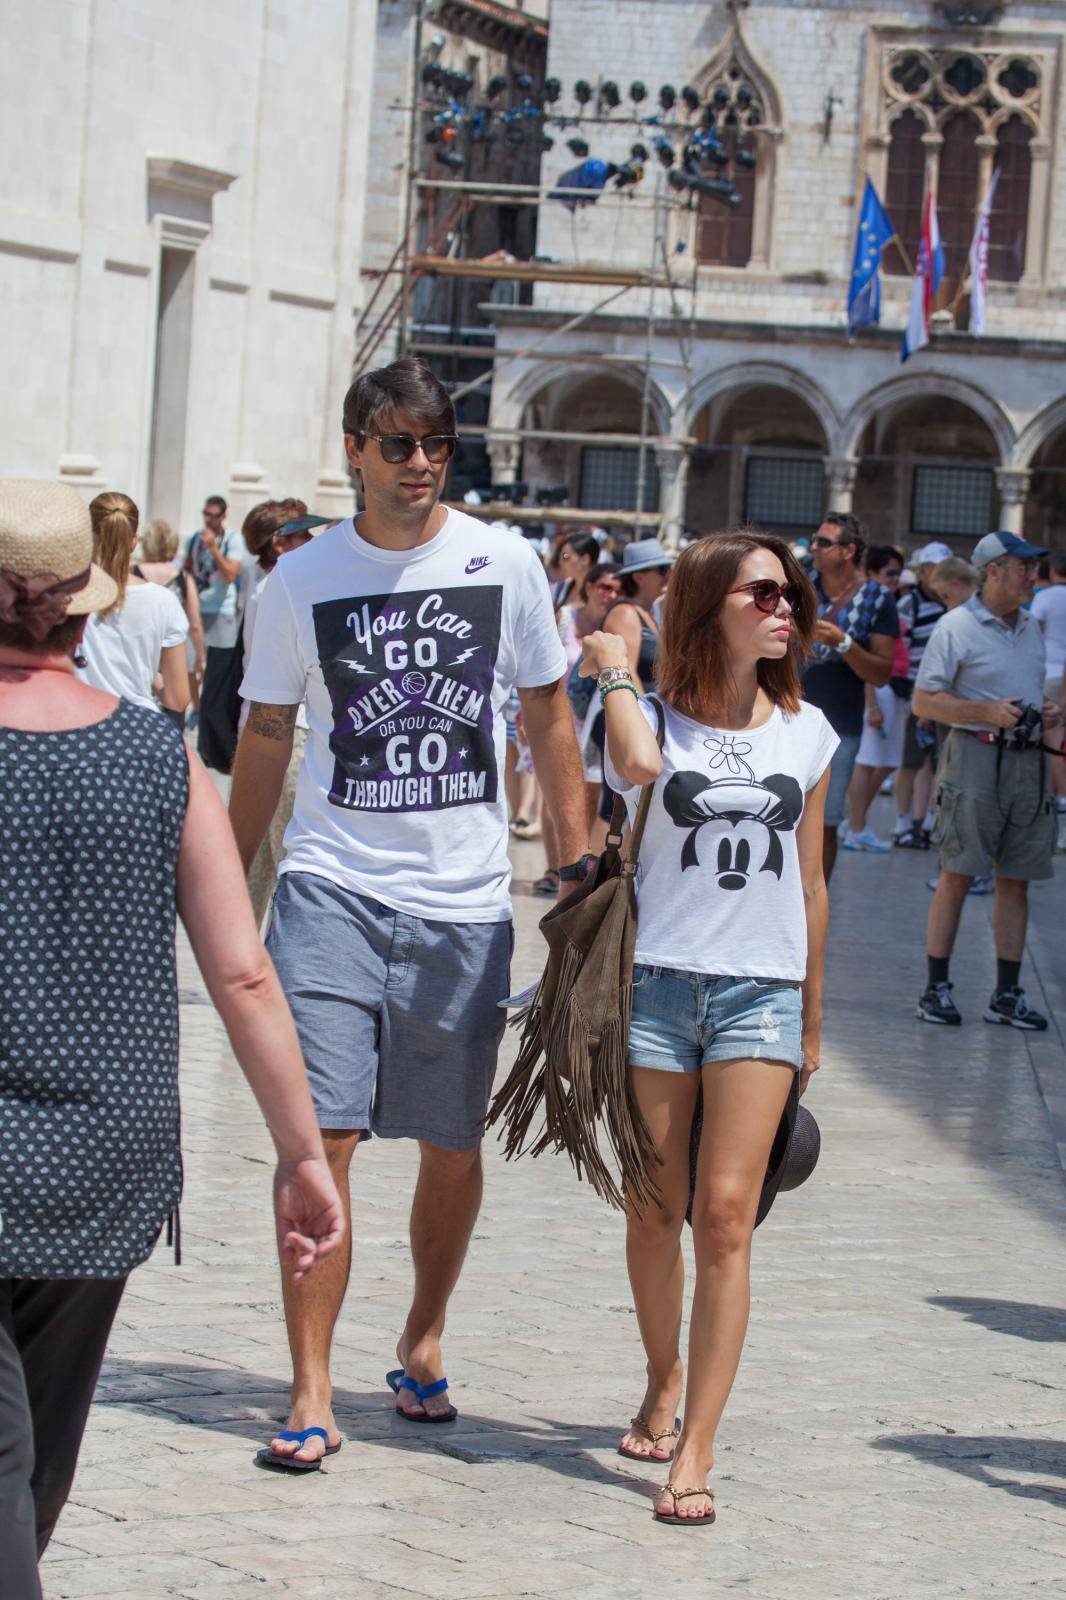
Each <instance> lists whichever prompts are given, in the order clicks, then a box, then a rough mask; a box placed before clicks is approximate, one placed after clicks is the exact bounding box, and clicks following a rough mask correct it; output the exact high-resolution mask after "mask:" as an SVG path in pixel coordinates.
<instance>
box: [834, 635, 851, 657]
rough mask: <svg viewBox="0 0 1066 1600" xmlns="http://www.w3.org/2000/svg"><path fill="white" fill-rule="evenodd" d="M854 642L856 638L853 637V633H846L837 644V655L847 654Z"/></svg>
mask: <svg viewBox="0 0 1066 1600" xmlns="http://www.w3.org/2000/svg"><path fill="white" fill-rule="evenodd" d="M854 643H855V640H854V639H853V638H852V637H851V634H850V633H846V634H845V635H844V637H843V639H841V641H840V643H839V644H838V645H837V655H838V656H846V655H847V653H848V651H849V650H850V649H851V647H852V645H853V644H854Z"/></svg>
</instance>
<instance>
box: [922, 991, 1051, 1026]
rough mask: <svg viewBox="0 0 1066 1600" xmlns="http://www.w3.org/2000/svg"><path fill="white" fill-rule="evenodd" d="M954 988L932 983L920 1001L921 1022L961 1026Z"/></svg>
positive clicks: (960, 1016)
mask: <svg viewBox="0 0 1066 1600" xmlns="http://www.w3.org/2000/svg"><path fill="white" fill-rule="evenodd" d="M953 988H954V984H951V983H931V984H930V985H929V987H928V989H926V991H925V993H924V994H923V995H922V996H921V998H920V1000H919V1001H918V1020H919V1022H939V1023H941V1024H942V1025H944V1026H946V1027H948V1028H958V1027H960V1026H961V1024H962V1015H961V1013H960V1012H959V1008H958V1006H957V1005H956V1004H955V1002H954V1000H953V999H952V998H951V991H952V989H953ZM986 1015H987V1013H986ZM1045 1026H1046V1024H1045Z"/></svg>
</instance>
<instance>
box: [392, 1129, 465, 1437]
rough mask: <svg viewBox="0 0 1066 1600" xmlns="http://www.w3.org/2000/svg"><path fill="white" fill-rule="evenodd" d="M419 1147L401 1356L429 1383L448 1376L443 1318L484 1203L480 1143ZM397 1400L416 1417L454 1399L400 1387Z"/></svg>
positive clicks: (413, 1373)
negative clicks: (422, 1398) (411, 1282)
mask: <svg viewBox="0 0 1066 1600" xmlns="http://www.w3.org/2000/svg"><path fill="white" fill-rule="evenodd" d="M419 1148H420V1150H421V1152H422V1163H421V1166H420V1167H419V1171H418V1183H417V1184H416V1186H415V1198H414V1204H413V1205H412V1207H411V1260H412V1262H413V1263H414V1269H415V1288H414V1296H413V1298H412V1300H411V1309H410V1311H409V1312H408V1313H407V1324H406V1326H405V1328H404V1330H403V1333H402V1334H401V1335H400V1341H399V1343H398V1344H397V1346H396V1359H397V1360H398V1361H399V1363H400V1365H401V1366H402V1367H403V1370H404V1372H405V1373H406V1374H407V1376H408V1377H409V1378H414V1380H415V1382H416V1383H422V1384H430V1383H436V1381H437V1379H438V1378H443V1377H444V1365H443V1360H442V1357H441V1351H440V1341H441V1335H442V1334H443V1332H444V1318H445V1314H446V1312H447V1309H448V1301H449V1299H450V1298H451V1294H452V1290H453V1289H454V1288H455V1285H456V1284H457V1283H458V1281H459V1274H460V1272H461V1271H462V1268H463V1262H464V1261H465V1259H466V1251H467V1246H468V1245H469V1243H470V1235H471V1233H472V1232H473V1231H474V1223H475V1222H476V1221H477V1214H478V1210H479V1209H480V1206H481V1191H482V1168H481V1150H480V1147H475V1148H474V1149H473V1150H444V1149H442V1148H441V1146H440V1145H434V1144H426V1143H424V1142H420V1145H419ZM396 1403H397V1405H398V1406H399V1407H400V1408H401V1409H402V1410H404V1411H407V1412H410V1413H411V1414H412V1415H414V1416H421V1415H422V1413H423V1412H428V1413H429V1415H430V1416H440V1415H441V1414H442V1413H444V1412H446V1411H447V1410H448V1408H449V1406H450V1404H451V1402H450V1401H449V1399H448V1397H447V1395H446V1394H439V1395H432V1396H430V1398H429V1399H428V1400H427V1401H426V1402H425V1405H420V1404H419V1402H418V1400H416V1398H415V1396H414V1394H413V1392H412V1391H411V1390H410V1389H401V1390H400V1392H399V1394H398V1395H397V1397H396Z"/></svg>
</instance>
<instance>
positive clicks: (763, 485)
mask: <svg viewBox="0 0 1066 1600" xmlns="http://www.w3.org/2000/svg"><path fill="white" fill-rule="evenodd" d="M824 508H825V467H824V465H823V463H822V461H821V459H818V460H815V461H804V460H803V459H802V458H801V457H799V456H752V457H751V458H750V459H749V461H748V471H747V476H746V479H745V483H744V520H745V521H746V522H753V523H755V524H756V526H757V527H761V528H816V527H817V526H818V524H819V523H820V522H821V520H822V512H823V510H824Z"/></svg>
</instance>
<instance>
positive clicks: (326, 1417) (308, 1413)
mask: <svg viewBox="0 0 1066 1600" xmlns="http://www.w3.org/2000/svg"><path fill="white" fill-rule="evenodd" d="M305 1428H325V1430H326V1432H327V1433H328V1434H329V1443H330V1447H331V1448H332V1447H333V1446H334V1445H339V1444H340V1442H341V1436H340V1430H339V1429H338V1427H337V1424H336V1422H335V1420H334V1417H333V1407H332V1406H331V1405H330V1403H329V1401H328V1399H319V1400H312V1399H306V1400H305V1399H300V1400H297V1399H294V1400H293V1402H292V1410H291V1411H290V1412H289V1420H288V1422H286V1424H285V1430H284V1431H285V1432H286V1433H302V1432H303V1430H304V1429H305ZM270 1448H271V1450H272V1451H273V1452H274V1454H275V1455H276V1456H295V1458H296V1460H297V1461H321V1459H322V1457H323V1456H324V1455H325V1453H326V1441H325V1439H323V1438H322V1437H321V1436H320V1435H318V1434H315V1435H313V1436H312V1437H311V1438H310V1439H308V1441H307V1443H306V1444H302V1445H300V1444H297V1442H296V1440H295V1439H279V1438H274V1439H271V1441H270Z"/></svg>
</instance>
